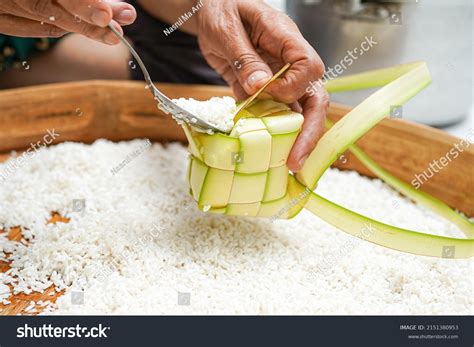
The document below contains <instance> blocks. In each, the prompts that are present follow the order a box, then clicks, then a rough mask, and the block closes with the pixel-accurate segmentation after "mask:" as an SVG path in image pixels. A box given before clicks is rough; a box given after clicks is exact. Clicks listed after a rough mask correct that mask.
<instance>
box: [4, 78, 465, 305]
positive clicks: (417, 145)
mask: <svg viewBox="0 0 474 347" xmlns="http://www.w3.org/2000/svg"><path fill="white" fill-rule="evenodd" d="M159 87H160V89H162V90H163V92H164V93H165V94H167V95H168V96H170V97H171V98H177V97H187V98H189V97H192V98H195V99H208V98H210V97H211V96H224V95H231V92H230V90H229V89H228V88H225V87H214V86H189V85H170V84H161V85H159ZM349 110H350V108H348V107H346V106H342V105H336V104H332V105H331V107H330V110H329V118H330V119H331V120H333V121H337V120H338V119H339V118H340V117H342V116H343V115H345V114H346V113H347V112H348V111H349ZM47 129H55V131H56V132H57V133H59V134H61V136H60V137H59V138H58V139H57V141H56V142H55V143H58V142H63V141H81V142H87V143H90V142H93V141H94V140H96V139H98V138H106V139H109V140H113V141H120V140H129V139H134V138H149V139H150V140H152V141H161V142H165V141H181V142H184V141H186V139H185V136H184V134H183V132H182V130H181V128H180V127H179V126H178V125H177V124H176V123H175V122H174V121H173V120H172V119H171V118H170V117H169V116H167V115H164V114H163V113H162V112H161V111H160V110H158V109H157V107H156V103H155V101H154V100H153V98H152V97H151V95H150V93H149V92H148V91H147V90H146V89H145V85H144V84H143V83H140V82H129V81H86V82H74V83H62V84H52V85H45V86H39V87H28V88H19V89H13V90H7V91H1V92H0V161H4V160H6V159H7V158H8V157H9V155H10V151H12V150H20V151H21V150H25V149H27V148H28V147H29V146H30V144H31V143H35V142H37V141H39V140H40V139H42V138H43V136H44V134H45V133H46V130H47ZM466 135H468V134H466ZM459 142H460V139H457V138H456V137H453V136H450V135H448V134H446V133H444V132H442V131H440V130H437V129H433V128H430V127H427V126H422V125H419V124H415V123H412V122H409V121H405V120H398V119H396V120H394V119H386V120H383V121H382V122H381V123H380V124H379V125H377V126H376V127H375V128H374V129H372V130H371V131H370V132H369V133H368V134H367V135H366V136H364V137H363V138H362V139H361V140H360V141H359V142H358V145H359V146H360V147H361V148H363V149H364V150H365V151H366V153H367V154H369V155H370V156H371V157H372V159H374V160H375V161H376V162H377V163H379V164H380V165H381V166H382V167H384V168H385V169H387V170H388V171H390V172H391V173H393V174H394V175H395V176H397V177H399V178H400V179H402V180H404V181H405V182H408V183H409V182H411V181H412V180H413V179H414V178H415V176H414V175H415V174H420V173H422V172H424V171H425V170H427V168H428V167H429V165H430V163H431V162H433V160H435V159H436V160H439V158H441V157H443V156H445V155H446V153H448V152H449V151H450V150H451V149H452V148H453V145H454V144H455V143H459ZM473 163H474V146H470V147H469V148H468V149H465V150H464V151H463V152H462V153H461V154H460V155H459V157H458V158H456V159H455V160H453V161H452V162H451V163H450V164H449V165H448V166H447V167H445V168H443V169H442V170H440V171H439V172H438V173H437V174H435V175H434V176H433V177H432V178H431V179H429V180H428V181H427V182H425V183H424V184H423V185H422V187H421V189H422V190H424V191H426V192H428V193H429V194H431V195H433V196H435V197H437V198H439V199H440V200H442V201H444V202H446V203H447V204H448V205H450V206H451V207H453V208H456V209H458V210H460V211H462V212H464V213H465V214H466V215H468V216H470V217H472V216H474V184H473V177H474V175H473V172H474V170H473V166H474V165H473ZM334 166H336V167H339V168H341V169H347V170H356V171H358V172H359V173H361V174H363V175H366V176H370V177H373V175H372V174H371V172H370V171H369V170H367V169H366V168H365V167H363V166H362V165H361V163H360V162H359V161H358V160H357V159H356V158H355V157H353V156H352V155H351V154H349V153H346V154H345V155H344V158H343V159H342V160H339V161H337V162H336V163H335V164H334ZM1 198H2V197H0V199H1ZM46 222H52V223H56V222H59V223H61V222H63V223H64V222H67V219H64V218H62V217H61V216H58V215H55V216H53V217H52V219H51V220H50V221H45V223H46ZM6 232H9V236H10V237H11V238H13V239H16V240H19V238H20V233H19V229H18V228H12V229H11V230H7V231H6ZM7 269H8V265H7V264H5V263H3V264H2V263H1V262H0V271H6V270H7ZM50 291H51V289H50V290H48V292H46V293H45V294H37V293H36V294H32V295H17V296H14V297H13V298H12V299H11V301H12V304H11V305H8V306H6V307H2V305H0V310H2V311H1V312H0V314H17V313H21V312H22V311H23V310H24V309H25V308H26V307H27V306H28V305H29V302H30V300H35V301H38V300H51V301H54V300H55V299H56V298H57V296H58V295H57V294H55V295H54V296H49V295H48V293H49V292H50Z"/></svg>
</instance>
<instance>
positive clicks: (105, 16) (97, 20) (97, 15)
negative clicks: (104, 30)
mask: <svg viewBox="0 0 474 347" xmlns="http://www.w3.org/2000/svg"><path fill="white" fill-rule="evenodd" d="M91 20H92V23H94V24H95V25H98V26H100V27H105V26H107V24H109V20H110V17H109V13H108V12H107V11H104V10H95V11H94V12H93V13H92V17H91Z"/></svg>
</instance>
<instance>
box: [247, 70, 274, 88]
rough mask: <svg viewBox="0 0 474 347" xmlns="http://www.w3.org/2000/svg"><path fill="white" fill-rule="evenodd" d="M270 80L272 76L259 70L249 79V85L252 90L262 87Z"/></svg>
mask: <svg viewBox="0 0 474 347" xmlns="http://www.w3.org/2000/svg"><path fill="white" fill-rule="evenodd" d="M269 79H270V76H269V75H268V73H266V72H265V71H262V70H259V71H255V72H253V73H252V74H251V75H250V76H249V78H248V79H247V84H248V86H249V87H250V88H253V87H255V86H257V85H260V84H262V83H264V82H266V81H268V80H269Z"/></svg>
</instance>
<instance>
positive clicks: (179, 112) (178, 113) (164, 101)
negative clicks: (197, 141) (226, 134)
mask: <svg viewBox="0 0 474 347" xmlns="http://www.w3.org/2000/svg"><path fill="white" fill-rule="evenodd" d="M109 28H110V30H112V32H113V33H114V34H115V35H117V37H118V38H119V39H120V41H122V42H123V43H124V44H125V45H126V46H127V47H128V49H129V50H130V53H132V55H133V57H134V58H135V60H136V61H137V63H138V65H139V66H140V69H141V70H142V72H143V76H145V82H146V84H147V86H148V89H150V91H151V93H152V94H153V96H154V98H155V100H156V101H158V107H159V108H160V109H161V110H162V111H163V112H165V113H167V114H171V115H172V117H173V118H174V119H175V120H177V121H178V123H179V121H183V122H186V123H188V124H189V125H192V126H193V128H196V129H197V130H201V131H203V132H209V131H217V132H221V130H219V129H218V128H216V127H215V126H213V125H211V124H209V123H208V122H206V121H203V120H202V119H200V118H199V117H198V116H196V115H194V114H192V113H190V112H188V111H186V110H185V109H183V108H181V107H179V106H178V105H176V104H175V103H174V102H173V101H172V100H171V99H170V98H168V97H167V96H166V95H165V94H163V93H162V92H160V90H159V89H158V88H156V87H155V85H154V84H153V81H152V80H151V78H150V74H149V73H148V70H147V69H146V67H145V64H143V61H142V60H141V59H140V56H139V55H138V53H137V52H136V51H135V49H134V48H133V47H132V45H131V44H130V43H129V42H128V41H127V40H126V39H125V38H124V37H123V36H122V35H121V34H120V33H119V32H118V31H117V30H116V29H115V28H114V27H113V26H112V24H109Z"/></svg>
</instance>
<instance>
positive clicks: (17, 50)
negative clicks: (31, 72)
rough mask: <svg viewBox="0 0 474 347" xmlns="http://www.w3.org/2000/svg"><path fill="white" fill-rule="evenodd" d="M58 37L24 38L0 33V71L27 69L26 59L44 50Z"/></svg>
mask: <svg viewBox="0 0 474 347" xmlns="http://www.w3.org/2000/svg"><path fill="white" fill-rule="evenodd" d="M57 40H58V39H55V38H51V39H47V38H41V39H35V38H25V37H13V36H6V35H2V34H0V72H2V71H5V70H7V69H9V68H24V69H29V64H28V59H29V58H30V57H31V56H32V55H34V54H35V53H37V52H41V51H45V50H47V49H48V48H49V47H51V45H53V44H54V43H55V42H56V41H57Z"/></svg>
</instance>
